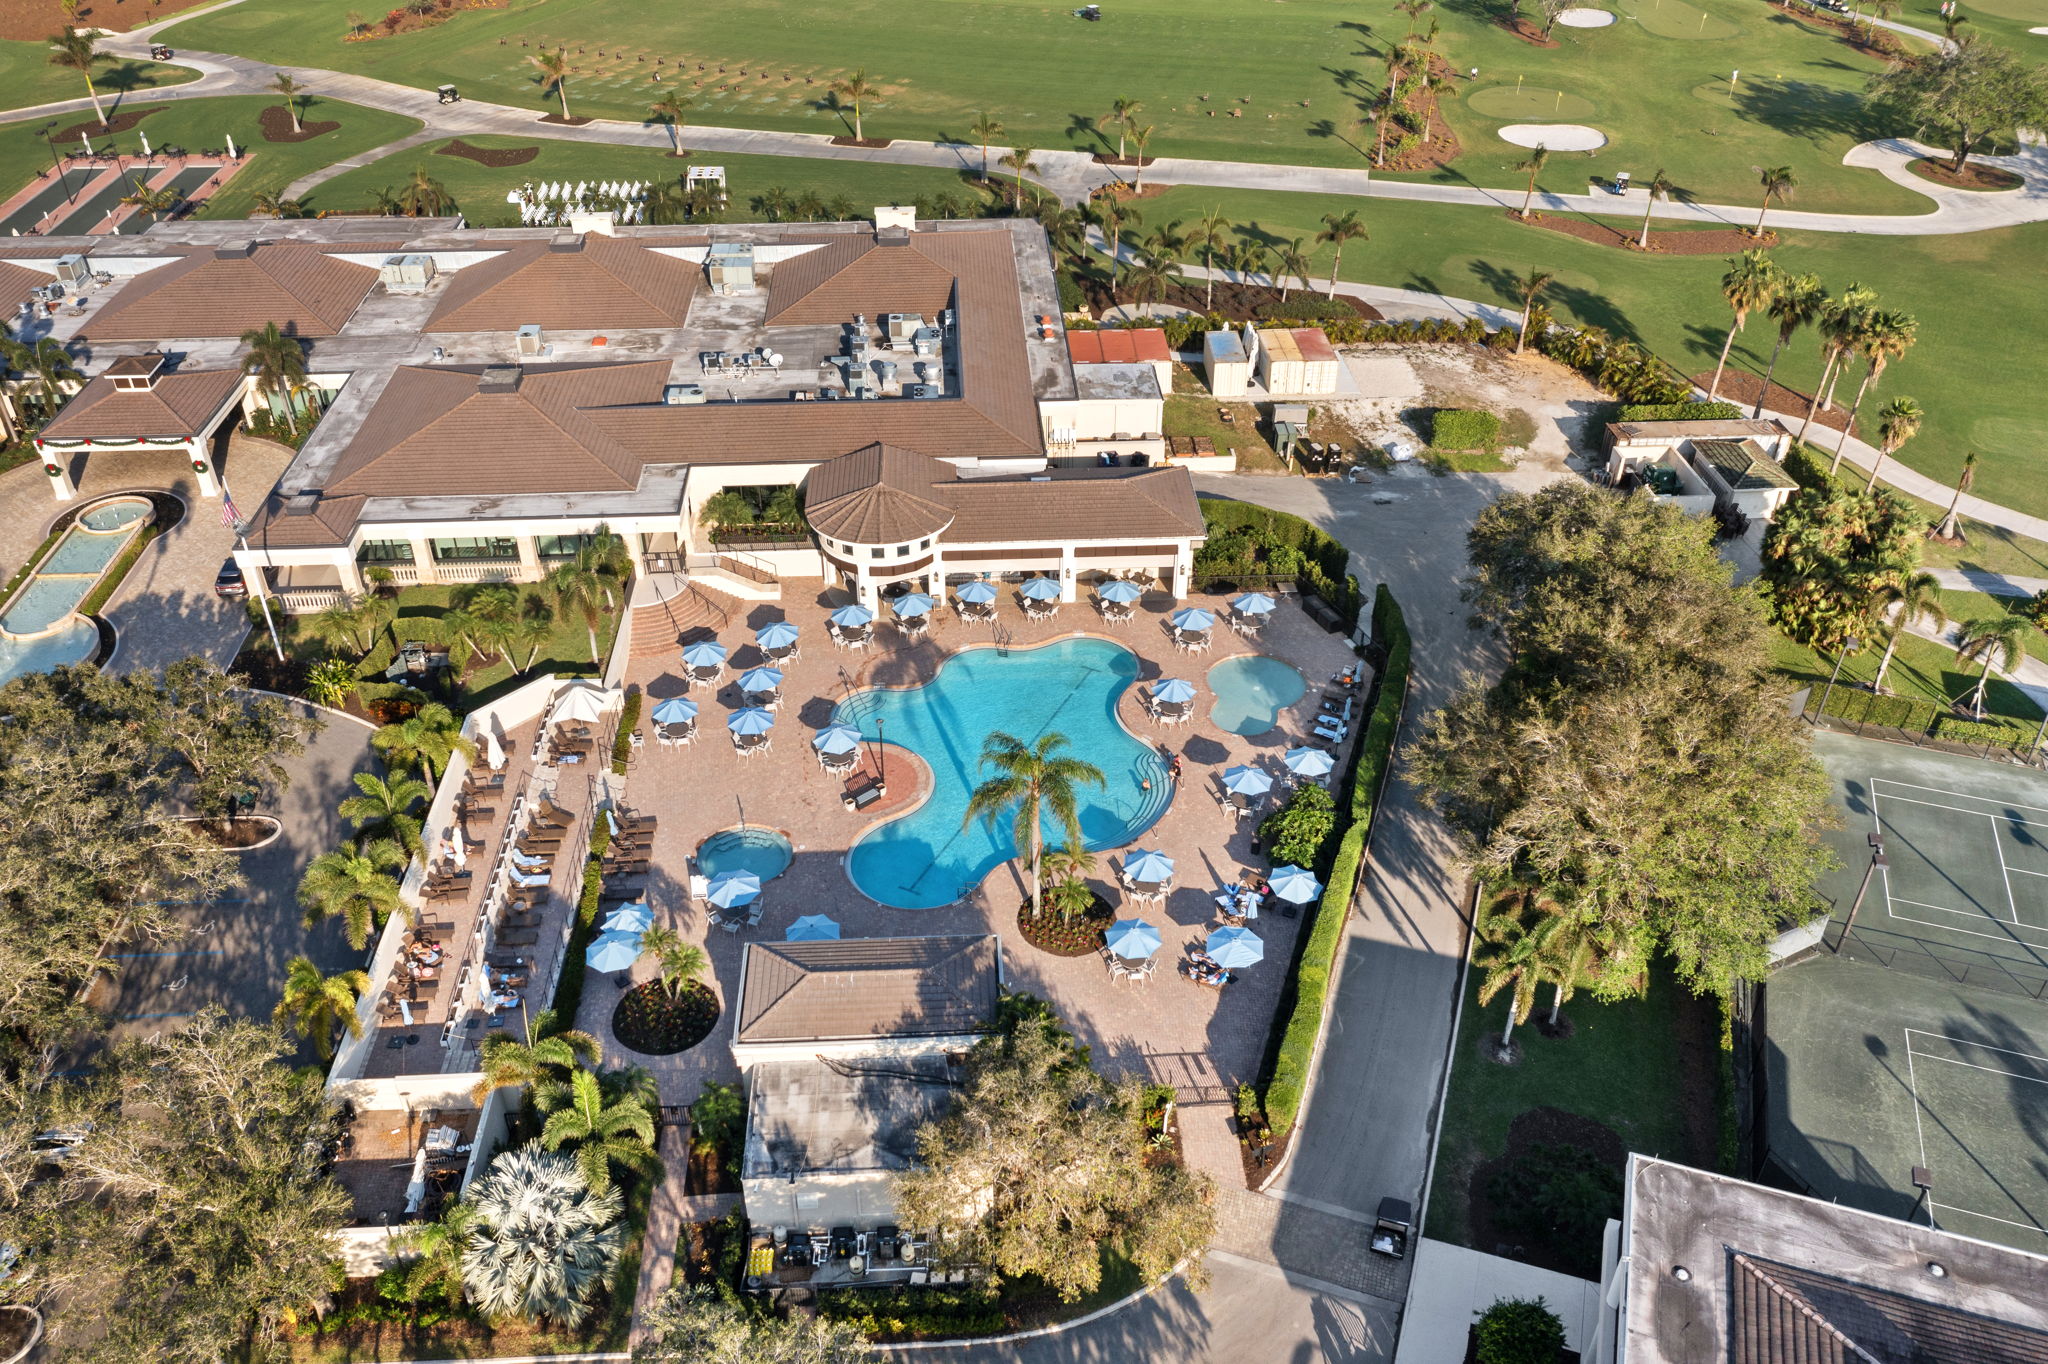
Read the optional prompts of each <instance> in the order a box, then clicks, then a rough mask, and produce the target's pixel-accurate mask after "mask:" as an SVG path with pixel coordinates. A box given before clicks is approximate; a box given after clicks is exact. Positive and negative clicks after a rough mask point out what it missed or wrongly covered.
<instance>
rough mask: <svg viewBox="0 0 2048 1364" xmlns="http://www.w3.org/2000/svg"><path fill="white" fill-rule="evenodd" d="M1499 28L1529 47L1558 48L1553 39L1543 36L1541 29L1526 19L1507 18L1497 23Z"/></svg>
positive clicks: (1555, 40)
mask: <svg viewBox="0 0 2048 1364" xmlns="http://www.w3.org/2000/svg"><path fill="white" fill-rule="evenodd" d="M1499 23H1500V27H1502V28H1504V29H1506V30H1507V31H1508V32H1509V33H1512V34H1514V35H1515V36H1516V37H1517V38H1520V39H1521V40H1522V41H1523V42H1525V43H1527V44H1528V45H1529V46H1531V47H1558V46H1560V44H1559V43H1558V41H1557V39H1555V38H1546V37H1544V36H1543V29H1542V28H1541V27H1540V26H1539V25H1537V24H1535V23H1533V22H1532V21H1530V20H1528V19H1516V18H1507V19H1502V20H1500V21H1499Z"/></svg>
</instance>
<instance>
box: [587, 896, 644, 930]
mask: <svg viewBox="0 0 2048 1364" xmlns="http://www.w3.org/2000/svg"><path fill="white" fill-rule="evenodd" d="M598 927H599V928H600V929H602V930H604V931H605V932H606V933H645V932H646V931H647V930H648V929H650V928H652V927H654V911H653V910H651V909H649V908H648V907H647V906H646V905H645V904H644V903H643V902H641V901H639V900H635V901H633V902H632V903H631V904H625V905H620V906H619V907H618V908H617V909H615V910H613V911H612V912H611V913H610V914H607V915H606V916H605V920H604V922H603V923H601V924H599V925H598Z"/></svg>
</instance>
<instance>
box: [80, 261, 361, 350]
mask: <svg viewBox="0 0 2048 1364" xmlns="http://www.w3.org/2000/svg"><path fill="white" fill-rule="evenodd" d="M376 282H377V272H376V271H375V270H373V269H371V268H370V267H369V266H367V265H356V264H353V263H351V262H349V261H342V260H336V259H334V258H333V257H332V256H330V255H328V254H327V252H326V250H325V249H323V248H321V247H319V246H306V245H298V244H295V243H285V242H277V243H272V244H268V245H259V246H258V247H257V248H256V249H255V252H254V253H253V254H251V255H248V256H229V255H222V254H217V253H215V252H212V251H194V252H192V253H191V254H190V255H188V256H186V257H185V259H183V260H181V261H174V262H172V263H171V264H169V265H160V266H158V267H157V268H156V269H154V270H146V271H144V272H143V273H142V274H140V275H137V276H136V277H135V278H134V279H132V280H130V281H129V282H128V283H127V284H125V285H123V286H121V289H120V292H118V293H116V294H115V295H114V297H113V300H112V301H111V302H109V303H107V304H106V305H105V306H104V307H102V308H101V310H100V311H99V313H98V314H97V315H95V316H94V317H92V318H91V319H89V320H88V321H87V323H86V326H85V328H84V331H83V332H82V333H81V335H89V336H90V337H91V339H92V340H94V341H154V340H157V339H159V338H162V337H167V336H180V337H202V336H240V335H241V334H242V333H243V332H245V331H248V330H250V329H251V328H254V327H261V326H262V325H264V324H265V323H266V322H275V323H276V324H277V325H278V327H279V329H280V330H283V331H285V332H288V333H290V334H293V335H296V336H333V335H335V334H336V333H337V332H339V331H340V330H341V328H342V326H343V325H344V324H345V323H347V321H348V320H349V318H350V317H351V316H352V315H353V314H354V313H355V310H356V307H357V305H359V304H360V303H361V302H362V301H363V298H364V296H365V295H367V294H368V293H369V292H370V286H371V285H373V284H375V283H376Z"/></svg>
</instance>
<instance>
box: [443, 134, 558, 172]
mask: <svg viewBox="0 0 2048 1364" xmlns="http://www.w3.org/2000/svg"><path fill="white" fill-rule="evenodd" d="M434 155H436V156H459V157H462V158H463V159H464V160H466V161H474V162H476V163H477V164H478V165H479V166H493V167H496V166H523V165H525V164H526V163H527V162H529V161H531V160H533V158H534V157H536V156H539V155H540V148H539V147H472V146H470V145H469V144H468V143H467V142H464V141H463V140H462V139H461V138H459V137H458V138H456V139H455V140H454V141H453V142H450V143H449V144H448V145H447V146H445V147H440V148H436V149H435V152H434Z"/></svg>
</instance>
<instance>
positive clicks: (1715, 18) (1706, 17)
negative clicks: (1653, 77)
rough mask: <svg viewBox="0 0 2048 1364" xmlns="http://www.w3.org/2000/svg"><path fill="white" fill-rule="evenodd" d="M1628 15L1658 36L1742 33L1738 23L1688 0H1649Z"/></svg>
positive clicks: (1704, 36)
mask: <svg viewBox="0 0 2048 1364" xmlns="http://www.w3.org/2000/svg"><path fill="white" fill-rule="evenodd" d="M1629 17H1630V18H1632V19H1634V20H1635V21H1636V22H1637V23H1639V24H1641V25H1642V26H1643V27H1644V28H1645V29H1648V30H1649V31H1650V32H1652V33H1654V34H1656V35H1657V36H1658V37H1659V38H1686V39H1721V38H1733V37H1736V36H1738V35H1740V34H1741V32H1742V28H1741V26H1740V25H1739V24H1736V23H1733V22H1731V21H1730V20H1727V19H1724V18H1722V17H1721V16H1720V15H1718V14H1715V13H1713V12H1711V11H1709V10H1703V9H1697V8H1695V7H1694V6H1692V5H1688V4H1687V3H1686V2H1685V0H1646V3H1643V4H1641V5H1639V6H1638V8H1637V10H1636V12H1635V13H1634V14H1632V15H1630V16H1629Z"/></svg>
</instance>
